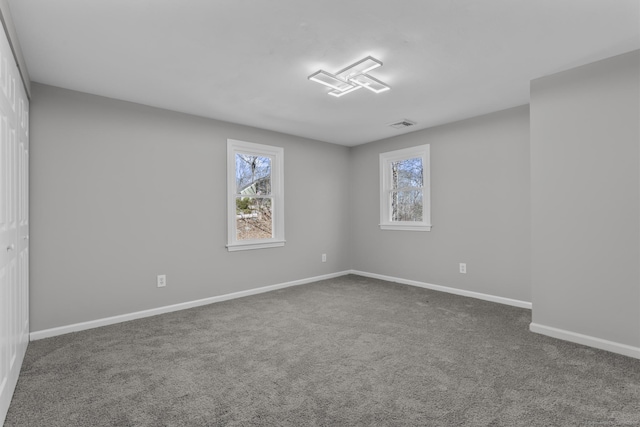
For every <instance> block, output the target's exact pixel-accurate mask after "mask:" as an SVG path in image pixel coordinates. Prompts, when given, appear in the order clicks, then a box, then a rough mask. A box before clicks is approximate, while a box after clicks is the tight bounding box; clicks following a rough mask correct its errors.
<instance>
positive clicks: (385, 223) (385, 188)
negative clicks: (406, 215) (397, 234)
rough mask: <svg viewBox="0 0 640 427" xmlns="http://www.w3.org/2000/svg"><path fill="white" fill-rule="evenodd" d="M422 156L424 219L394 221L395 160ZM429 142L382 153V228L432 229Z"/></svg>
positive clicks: (405, 229) (404, 229)
mask: <svg viewBox="0 0 640 427" xmlns="http://www.w3.org/2000/svg"><path fill="white" fill-rule="evenodd" d="M416 157H421V158H422V176H423V180H424V182H423V185H422V201H423V205H422V221H392V220H391V192H392V190H393V188H392V176H391V164H392V163H393V162H397V161H402V160H407V159H414V158H416ZM429 160H430V150H429V144H425V145H419V146H417V147H411V148H404V149H402V150H395V151H388V152H386V153H380V229H381V230H403V231H431V166H430V162H429Z"/></svg>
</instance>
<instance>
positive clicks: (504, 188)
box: [349, 106, 531, 301]
mask: <svg viewBox="0 0 640 427" xmlns="http://www.w3.org/2000/svg"><path fill="white" fill-rule="evenodd" d="M427 143H428V144H431V180H432V186H431V191H432V194H431V202H432V211H431V217H432V224H433V228H432V231H430V232H408V231H388V230H385V231H381V230H380V228H379V227H378V224H379V216H380V214H379V200H380V196H379V189H378V187H379V184H378V183H379V178H378V175H379V173H378V161H379V160H378V158H379V156H378V155H379V153H381V152H386V151H391V150H394V149H400V148H405V147H410V146H415V145H420V144H427ZM351 169H352V170H351V173H352V178H353V179H352V183H353V185H352V188H351V197H350V201H349V206H350V217H351V233H352V234H351V243H352V252H351V259H352V267H353V268H354V269H355V270H361V271H365V272H370V273H377V274H383V275H388V276H393V277H398V278H402V279H409V280H417V281H421V282H427V283H431V284H436V285H442V286H449V287H453V288H458V289H463V290H469V291H474V292H481V293H485V294H489V295H494V296H500V297H505V298H513V299H518V300H523V301H531V295H530V288H531V284H530V268H529V265H530V203H529V186H530V184H529V108H528V106H522V107H517V108H512V109H509V110H505V111H500V112H497V113H493V114H489V115H485V116H481V117H476V118H473V119H469V120H464V121H460V122H456V123H452V124H448V125H444V126H439V127H435V128H431V129H426V130H423V131H418V132H413V133H410V134H407V135H404V136H399V137H396V138H391V139H387V140H382V141H378V142H374V143H370V144H365V145H361V146H358V147H356V148H354V149H353V150H352V153H351ZM460 262H465V263H467V271H468V272H467V274H466V275H465V274H460V273H459V272H458V264H459V263H460Z"/></svg>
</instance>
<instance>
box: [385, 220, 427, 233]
mask: <svg viewBox="0 0 640 427" xmlns="http://www.w3.org/2000/svg"><path fill="white" fill-rule="evenodd" d="M379 225H380V229H381V230H399V231H431V225H430V224H429V225H410V224H407V223H404V222H400V223H396V224H379Z"/></svg>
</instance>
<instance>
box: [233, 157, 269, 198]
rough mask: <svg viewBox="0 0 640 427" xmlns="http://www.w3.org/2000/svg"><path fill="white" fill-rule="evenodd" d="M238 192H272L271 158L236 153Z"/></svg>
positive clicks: (266, 193) (264, 193)
mask: <svg viewBox="0 0 640 427" xmlns="http://www.w3.org/2000/svg"><path fill="white" fill-rule="evenodd" d="M236 194H246V195H248V196H250V195H254V194H259V195H268V194H271V158H269V157H261V156H252V155H249V154H236Z"/></svg>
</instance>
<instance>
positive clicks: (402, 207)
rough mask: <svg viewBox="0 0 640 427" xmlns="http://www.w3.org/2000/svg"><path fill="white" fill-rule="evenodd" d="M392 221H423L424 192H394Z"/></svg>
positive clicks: (392, 197)
mask: <svg viewBox="0 0 640 427" xmlns="http://www.w3.org/2000/svg"><path fill="white" fill-rule="evenodd" d="M391 221H422V190H409V191H392V192H391Z"/></svg>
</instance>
